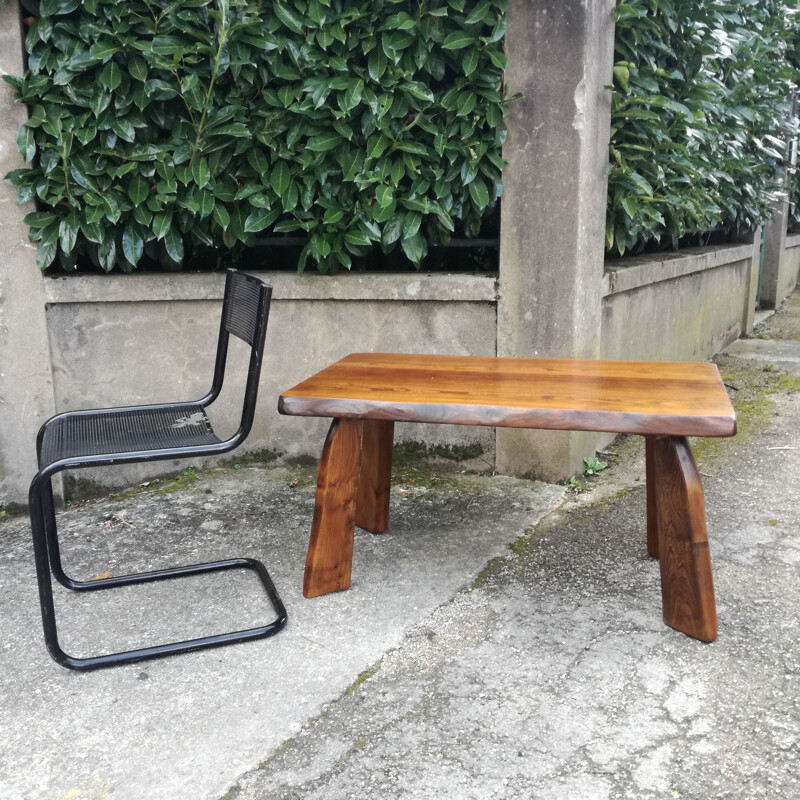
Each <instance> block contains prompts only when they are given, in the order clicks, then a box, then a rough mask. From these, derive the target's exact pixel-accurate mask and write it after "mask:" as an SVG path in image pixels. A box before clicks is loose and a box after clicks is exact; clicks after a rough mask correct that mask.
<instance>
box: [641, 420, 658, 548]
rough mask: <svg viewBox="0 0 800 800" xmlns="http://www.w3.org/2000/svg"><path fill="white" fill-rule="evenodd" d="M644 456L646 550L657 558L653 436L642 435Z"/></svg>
mask: <svg viewBox="0 0 800 800" xmlns="http://www.w3.org/2000/svg"><path fill="white" fill-rule="evenodd" d="M644 458H645V469H646V474H647V478H646V480H647V552H648V554H649V555H651V556H653V558H658V513H657V511H656V484H655V480H654V478H653V470H654V469H655V464H654V463H653V459H654V458H655V438H654V437H652V436H645V437H644Z"/></svg>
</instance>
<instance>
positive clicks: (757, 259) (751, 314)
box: [742, 225, 763, 334]
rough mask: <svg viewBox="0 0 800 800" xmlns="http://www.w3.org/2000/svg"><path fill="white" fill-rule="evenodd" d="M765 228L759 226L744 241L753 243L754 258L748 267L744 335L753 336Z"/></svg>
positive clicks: (743, 321) (743, 320) (743, 322)
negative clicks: (762, 235) (762, 234)
mask: <svg viewBox="0 0 800 800" xmlns="http://www.w3.org/2000/svg"><path fill="white" fill-rule="evenodd" d="M762 231H763V227H762V226H761V225H759V226H758V227H757V228H756V229H755V231H753V233H751V234H749V235H748V236H747V238H746V239H745V240H743V241H747V242H752V244H753V257H752V258H751V259H750V263H749V265H748V267H747V292H746V293H745V298H744V309H743V310H742V333H743V334H751V333H752V332H753V325H754V323H755V316H756V297H757V296H758V274H759V271H760V267H761V233H762Z"/></svg>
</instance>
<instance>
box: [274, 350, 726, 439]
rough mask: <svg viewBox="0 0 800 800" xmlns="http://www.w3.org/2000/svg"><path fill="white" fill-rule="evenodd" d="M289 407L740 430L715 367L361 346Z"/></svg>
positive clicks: (459, 421) (338, 413)
mask: <svg viewBox="0 0 800 800" xmlns="http://www.w3.org/2000/svg"><path fill="white" fill-rule="evenodd" d="M278 408H279V411H280V412H281V413H282V414H290V415H298V416H312V417H345V418H356V419H383V420H396V421H404V422H439V423H450V424H456V425H490V426H497V427H514V428H547V429H556V430H576V431H579V430H586V431H612V432H615V433H639V434H662V435H670V436H733V435H734V434H735V433H736V416H735V414H734V411H733V407H732V406H731V403H730V400H729V399H728V395H727V393H726V391H725V387H724V386H723V384H722V379H721V378H720V374H719V370H718V369H717V367H716V366H715V365H714V364H706V363H700V362H668V361H588V360H573V359H544V358H542V359H535V358H491V357H489V358H485V357H472V356H432V355H410V354H394V353H354V354H352V355H349V356H347V357H345V358H343V359H341V361H337V362H336V363H335V364H332V365H331V366H329V367H326V368H325V369H323V370H322V371H320V372H318V373H317V374H316V375H312V376H311V377H310V378H308V379H307V380H305V381H303V382H302V383H299V384H298V385H297V386H295V387H293V388H292V389H289V390H288V391H286V392H284V393H283V394H282V395H281V397H280V400H279V403H278Z"/></svg>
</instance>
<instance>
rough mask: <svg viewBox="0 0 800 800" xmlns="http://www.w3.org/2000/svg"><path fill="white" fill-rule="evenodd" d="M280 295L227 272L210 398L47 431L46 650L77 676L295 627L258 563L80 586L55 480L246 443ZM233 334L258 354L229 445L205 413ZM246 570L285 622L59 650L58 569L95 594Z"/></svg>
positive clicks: (41, 492) (40, 553)
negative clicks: (114, 648) (132, 645)
mask: <svg viewBox="0 0 800 800" xmlns="http://www.w3.org/2000/svg"><path fill="white" fill-rule="evenodd" d="M271 294H272V288H271V287H270V286H267V284H265V283H263V282H262V281H260V280H258V279H256V278H253V277H251V276H249V275H245V274H244V273H241V272H237V271H236V270H233V269H231V270H228V274H227V278H226V283H225V298H224V301H223V305H222V320H221V323H220V330H219V342H218V346H217V357H216V364H215V367H214V379H213V383H212V386H211V390H210V391H209V393H208V394H207V395H206V396H205V397H204V398H203V399H202V400H198V401H197V402H190V403H169V404H161V405H150V406H135V407H128V408H105V409H95V410H90V411H69V412H66V413H64V414H58V415H57V416H55V417H53V418H52V419H50V420H48V421H47V422H46V423H45V424H44V425H43V426H42V428H41V430H40V431H39V436H38V438H37V441H36V450H37V456H38V461H39V471H38V473H37V474H36V476H35V477H34V479H33V481H32V483H31V488H30V513H31V528H32V531H33V545H34V554H35V558H36V575H37V579H38V583H39V602H40V604H41V608H42V622H43V624H44V638H45V643H46V644H47V649H48V650H49V651H50V655H51V656H52V657H53V658H54V659H55V660H56V661H57V662H58V663H59V664H62V665H63V666H65V667H69V668H71V669H77V670H90V669H97V668H99V667H107V666H113V665H116V664H129V663H133V662H136V661H144V660H145V659H150V658H158V657H161V656H168V655H172V654H175V653H184V652H187V651H189V650H200V649H203V648H207V647H219V646H221V645H226V644H233V643H235V642H241V641H246V640H250V639H261V638H264V637H266V636H270V635H272V634H274V633H277V632H278V631H279V630H280V629H281V628H283V626H284V625H285V624H286V609H285V608H284V606H283V603H282V602H281V599H280V597H279V596H278V593H277V591H276V589H275V586H274V584H273V583H272V580H271V579H270V576H269V574H268V573H267V570H266V568H265V567H264V565H263V564H262V563H261V562H260V561H256V560H255V559H252V558H234V559H229V560H226V561H214V562H210V563H207V564H193V565H190V566H186V567H175V568H171V569H163V570H157V571H154V572H143V573H137V574H133V575H120V576H114V577H110V578H100V579H96V580H91V581H76V580H73V579H72V578H70V577H69V576H68V575H66V574H65V572H64V570H63V568H62V565H61V555H60V551H59V545H58V532H57V530H56V516H55V511H54V505H53V490H52V477H53V475H55V474H56V473H58V472H60V471H61V470H65V469H77V468H79V467H98V466H107V465H109V464H126V463H132V462H142V461H155V460H160V459H175V458H195V457H197V456H205V455H215V454H218V453H225V452H227V451H229V450H233V449H234V448H235V447H236V446H238V445H239V444H240V443H241V442H242V441H243V440H244V439H245V437H246V436H247V435H248V433H249V432H250V428H251V426H252V423H253V415H254V413H255V405H256V396H257V393H258V380H259V376H260V373H261V362H262V360H263V357H264V339H265V335H266V330H267V317H268V315H269V306H270V299H271ZM230 334H233V335H234V336H238V337H239V338H240V339H243V340H244V341H245V342H247V343H248V344H249V345H250V347H251V353H250V366H249V369H248V373H247V382H246V385H245V397H244V408H243V410H242V419H241V424H240V425H239V429H238V430H237V431H236V433H235V434H234V435H233V436H232V437H231V438H230V439H226V440H224V441H223V440H221V439H219V438H218V437H217V435H216V434H215V433H214V430H213V428H212V427H211V422H210V421H209V419H208V417H207V416H206V408H207V407H208V406H209V405H210V404H211V403H212V402H213V401H214V400H216V399H217V397H218V396H219V394H220V391H221V390H222V382H223V377H224V373H225V362H226V357H227V352H228V339H229V336H230ZM241 568H244V569H251V570H254V571H255V572H256V573H257V574H258V576H259V577H260V579H261V582H262V583H263V585H264V588H265V589H266V593H267V596H268V597H269V600H270V602H271V604H272V607H273V609H274V611H275V613H276V614H277V617H276V619H275V620H274V621H273V622H270V623H269V624H268V625H264V626H261V627H257V628H249V629H247V630H241V631H236V632H234V633H224V634H219V635H215V636H205V637H201V638H198V639H190V640H188V641H183V642H174V643H172V644H162V645H157V646H155V647H145V648H141V649H138V650H129V651H125V652H121V653H111V654H108V655H99V656H91V657H87V658H74V657H73V656H70V655H67V654H66V653H65V652H64V651H63V650H62V649H61V647H60V646H59V644H58V635H57V631H56V619H55V611H54V606H53V589H52V584H51V571H52V574H53V575H54V576H55V578H56V580H57V581H58V582H59V583H61V584H62V585H63V586H66V587H67V588H68V589H73V590H75V591H94V590H98V589H108V588H111V587H114V586H126V585H130V584H136V583H146V582H149V581H161V580H166V579H168V578H179V577H183V576H186V575H198V574H202V573H207V572H220V571H224V570H230V569H241Z"/></svg>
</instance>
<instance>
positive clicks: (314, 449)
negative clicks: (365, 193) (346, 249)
mask: <svg viewBox="0 0 800 800" xmlns="http://www.w3.org/2000/svg"><path fill="white" fill-rule="evenodd" d="M184 277H185V278H192V277H195V276H184ZM267 279H268V280H270V281H272V276H269V277H268V278H267ZM404 279H406V282H408V280H407V279H408V276H404ZM80 280H81V279H78V281H79V282H80ZM104 280H105V281H111V282H112V283H113V282H118V283H122V282H123V281H126V280H128V279H127V278H126V277H125V276H120V277H119V278H108V277H107V278H104ZM140 280H142V281H143V282H146V281H147V280H149V278H145V277H141V278H140ZM296 280H297V279H296V278H295V281H296ZM486 280H488V281H490V282H491V279H486ZM79 282H78V283H76V284H75V285H76V288H77V289H78V293H80V291H81V287H80V283H79ZM272 282H273V283H276V281H272ZM107 285H109V288H110V287H111V284H107ZM116 289H117V287H115V288H114V289H113V291H116ZM209 291H210V292H212V293H213V292H215V291H216V289H209ZM426 291H428V290H426ZM483 291H484V289H483V288H481V289H480V290H479V293H483ZM219 307H220V305H219V300H184V301H180V302H170V301H141V302H114V303H108V302H102V301H101V302H81V303H54V304H52V305H50V306H49V308H48V312H47V317H48V325H49V330H50V341H51V347H52V352H53V372H54V381H55V397H56V405H57V408H58V409H59V410H65V409H68V408H82V407H93V406H102V405H111V406H113V405H116V404H120V403H129V402H135V403H150V402H160V401H164V400H181V399H196V398H198V397H200V396H202V395H203V394H204V392H205V390H206V389H207V388H208V386H209V385H210V381H211V371H212V367H213V354H214V348H215V347H216V334H217V326H218V321H219ZM496 326H497V320H496V306H495V303H494V302H458V301H448V300H444V301H429V302H424V301H423V302H418V301H414V300H408V301H401V302H394V301H391V302H380V301H361V300H335V301H316V300H280V299H278V300H273V304H272V309H271V313H270V320H269V327H268V331H267V357H266V359H265V363H264V368H263V375H262V382H261V390H260V395H259V406H258V410H257V413H256V420H255V424H254V426H253V430H252V433H251V434H250V437H249V439H248V440H247V442H246V444H245V447H244V449H245V450H249V451H256V450H260V449H264V448H268V449H271V450H276V451H279V452H281V453H284V454H286V455H288V456H298V455H312V456H314V457H318V456H319V453H320V452H321V449H322V443H323V441H324V438H325V434H326V431H327V427H328V425H329V421H328V420H318V419H313V418H298V417H283V416H280V415H279V414H278V412H277V403H278V396H279V395H280V393H281V392H282V391H284V390H285V389H288V388H289V387H291V386H293V385H294V384H296V383H298V382H300V381H301V380H303V379H304V378H306V377H308V376H309V375H311V374H312V373H313V372H315V371H317V370H319V369H322V368H323V367H325V366H326V365H327V364H329V363H331V362H333V361H335V360H337V359H339V358H342V357H344V356H345V355H347V354H348V353H352V352H359V351H373V352H381V351H383V352H405V351H407V352H418V353H452V354H457V355H458V354H464V355H467V354H469V355H480V356H492V355H494V354H495V347H496V344H495V336H496V333H495V332H496ZM239 350H240V352H239V353H233V352H232V353H231V361H230V365H229V368H230V369H231V373H230V374H231V375H232V376H237V375H238V376H239V377H242V376H243V375H244V372H245V369H246V364H245V361H244V356H245V355H246V348H244V347H242V348H239ZM237 355H238V356H239V358H236V356H237ZM233 383H234V384H237V386H235V387H234V386H232V387H230V389H231V390H230V391H226V392H225V393H224V395H223V397H221V398H220V400H219V401H218V403H217V404H215V407H212V408H213V410H214V413H213V414H212V415H211V416H212V419H213V421H214V424H215V428H217V429H218V431H219V432H220V433H223V434H224V433H226V432H233V429H234V420H235V415H236V413H237V411H238V410H239V409H240V405H239V404H240V397H241V395H240V394H239V393H238V392H237V391H236V390H235V389H236V388H241V381H238V382H237V381H236V380H234V381H233ZM397 438H398V439H400V440H402V439H411V440H422V441H425V442H427V443H431V444H433V443H435V444H449V445H463V444H472V443H478V444H480V445H481V446H482V447H483V449H484V451H485V453H486V455H485V457H486V458H487V459H488V460H489V462H490V463H493V461H494V431H493V429H491V428H474V427H464V426H447V425H433V426H423V425H411V424H407V425H398V426H397ZM170 469H173V470H174V469H175V464H163V463H162V464H159V465H148V466H147V467H135V468H130V469H128V471H127V472H123V471H103V470H91V471H87V472H86V473H85V477H86V478H89V479H91V480H95V481H98V482H100V483H104V484H107V485H121V484H122V483H127V482H131V481H135V480H138V479H140V478H142V479H143V477H142V476H144V475H155V474H159V471H161V472H164V471H167V470H170Z"/></svg>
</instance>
